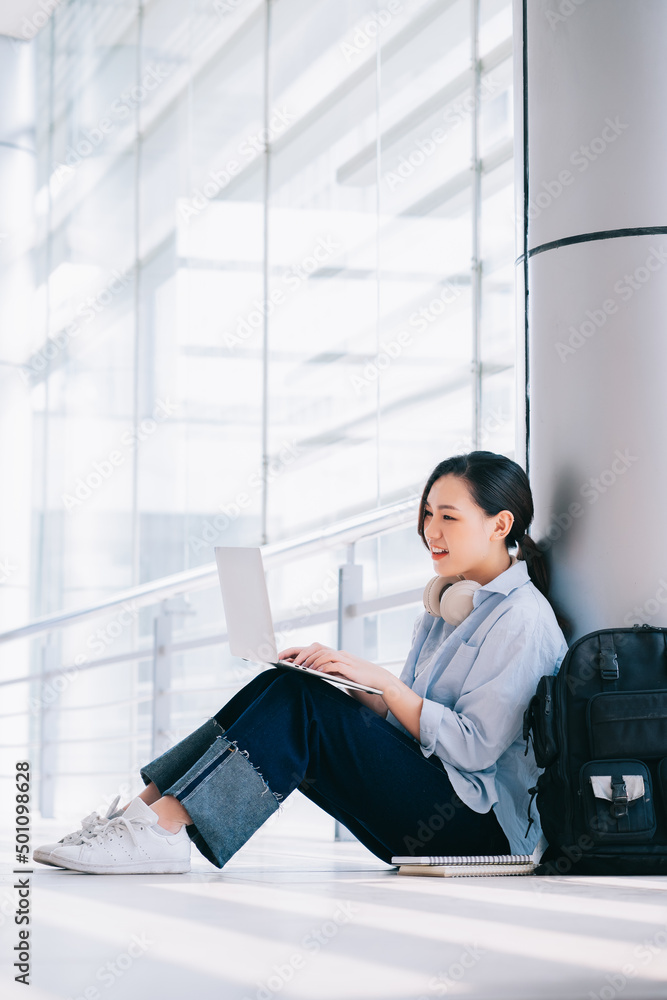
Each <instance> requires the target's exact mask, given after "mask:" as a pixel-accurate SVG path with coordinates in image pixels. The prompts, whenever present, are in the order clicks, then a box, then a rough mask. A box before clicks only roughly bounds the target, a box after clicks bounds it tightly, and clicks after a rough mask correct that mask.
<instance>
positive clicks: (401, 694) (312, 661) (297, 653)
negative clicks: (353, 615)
mask: <svg viewBox="0 0 667 1000" xmlns="http://www.w3.org/2000/svg"><path fill="white" fill-rule="evenodd" d="M278 656H279V658H280V659H281V660H292V662H293V663H301V664H303V665H304V666H306V667H312V668H313V669H314V670H321V671H322V672H323V673H330V674H335V675H337V676H338V677H347V678H348V679H349V680H351V681H356V682H357V683H358V684H368V685H369V686H370V687H376V688H379V689H380V690H381V691H382V694H381V695H379V694H371V693H370V692H366V691H354V692H351V693H353V694H354V697H356V698H357V700H358V701H361V702H363V704H364V705H367V706H368V707H369V708H372V709H373V711H375V712H377V713H378V715H381V716H382V717H383V718H385V717H386V715H387V709H391V711H392V713H393V715H394V716H395V717H396V718H397V719H398V721H399V722H400V723H401V725H402V726H405V728H406V729H407V731H408V732H409V733H410V734H411V735H412V736H414V738H415V739H416V740H419V719H420V715H421V709H422V704H423V699H422V698H420V697H419V695H418V694H415V692H414V691H413V690H412V689H411V688H409V687H408V685H407V684H404V683H403V681H401V680H399V679H398V677H395V676H394V675H393V674H392V673H391V672H390V671H389V670H386V669H385V668H384V667H380V666H378V665H377V664H376V663H371V662H370V661H369V660H363V659H362V658H361V657H360V656H354V655H353V654H352V653H347V652H346V651H345V650H344V649H330V648H329V647H328V646H322V645H321V644H320V643H319V642H314V643H312V644H311V645H310V646H292V647H291V648H290V649H284V650H282V652H280V653H279V654H278Z"/></svg>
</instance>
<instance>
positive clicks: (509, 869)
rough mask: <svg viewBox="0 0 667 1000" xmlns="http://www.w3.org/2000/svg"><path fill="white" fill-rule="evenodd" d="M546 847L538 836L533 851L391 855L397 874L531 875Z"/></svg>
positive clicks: (451, 875) (543, 840) (545, 843)
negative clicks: (431, 855)
mask: <svg viewBox="0 0 667 1000" xmlns="http://www.w3.org/2000/svg"><path fill="white" fill-rule="evenodd" d="M546 849H547V842H546V840H545V838H544V837H540V839H539V841H538V842H537V846H536V848H535V850H534V851H533V853H532V854H478V855H449V856H443V857H438V856H434V857H422V858H410V857H394V858H392V859H391V863H392V864H393V865H399V866H400V867H399V869H398V874H399V875H439V876H441V877H445V878H447V877H453V876H455V875H531V874H532V873H533V871H534V870H535V868H537V866H538V865H539V863H540V859H541V858H542V855H543V854H544V852H545V850H546Z"/></svg>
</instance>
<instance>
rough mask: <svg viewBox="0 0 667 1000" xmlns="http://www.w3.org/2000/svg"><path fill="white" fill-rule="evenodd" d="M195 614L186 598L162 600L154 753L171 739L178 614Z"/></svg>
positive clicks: (155, 676) (155, 651)
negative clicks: (174, 644) (175, 626)
mask: <svg viewBox="0 0 667 1000" xmlns="http://www.w3.org/2000/svg"><path fill="white" fill-rule="evenodd" d="M188 614H190V615H193V614H195V612H194V611H193V610H192V609H191V608H190V606H189V604H188V602H187V601H186V599H185V598H184V597H172V598H169V599H168V600H166V601H161V602H160V610H159V612H158V615H157V617H156V619H155V628H154V633H153V732H152V740H151V753H152V756H153V757H159V755H160V754H161V753H164V752H165V750H168V749H169V747H170V746H171V745H172V740H171V734H170V729H171V655H172V654H171V643H172V637H173V629H174V617H175V616H176V615H188Z"/></svg>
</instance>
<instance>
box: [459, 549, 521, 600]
mask: <svg viewBox="0 0 667 1000" xmlns="http://www.w3.org/2000/svg"><path fill="white" fill-rule="evenodd" d="M529 580H530V574H529V573H528V566H527V565H526V561H525V559H517V561H516V562H515V563H514V564H513V565H512V566H510V567H509V569H506V570H503V572H502V573H499V574H498V576H496V577H494V578H493V580H489V582H488V583H485V584H484V586H483V587H480V588H479V590H476V591H475V593H474V594H473V595H472V600H473V605H474V606H475V607H477V605H478V604H479V602H480V601H481V600H482V599H483V598H481V597H479V598H478V597H477V595H478V594H510V593H511V592H512V591H513V590H516V589H517V587H522V586H523V585H524V583H528V582H529Z"/></svg>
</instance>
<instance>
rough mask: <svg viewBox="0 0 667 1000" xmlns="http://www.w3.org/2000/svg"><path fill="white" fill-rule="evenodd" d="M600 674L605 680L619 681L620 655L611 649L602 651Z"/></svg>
mask: <svg viewBox="0 0 667 1000" xmlns="http://www.w3.org/2000/svg"><path fill="white" fill-rule="evenodd" d="M600 675H601V676H602V680H603V681H617V680H618V678H619V669H618V656H617V655H616V653H613V652H612V651H611V650H608V649H603V650H602V652H601V653H600Z"/></svg>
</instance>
